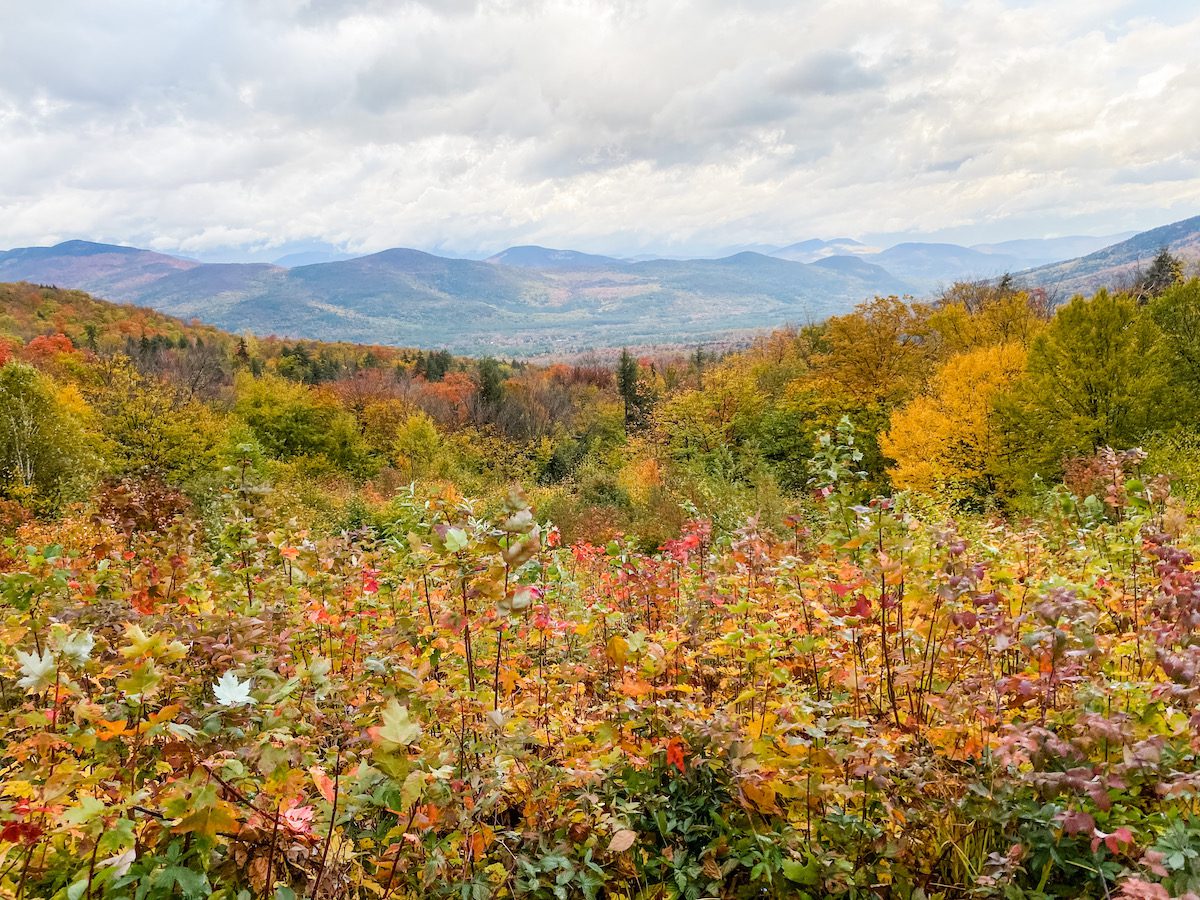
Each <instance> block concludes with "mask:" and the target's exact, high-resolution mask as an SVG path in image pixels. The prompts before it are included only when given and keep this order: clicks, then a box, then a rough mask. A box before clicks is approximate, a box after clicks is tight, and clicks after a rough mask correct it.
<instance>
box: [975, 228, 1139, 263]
mask: <svg viewBox="0 0 1200 900" xmlns="http://www.w3.org/2000/svg"><path fill="white" fill-rule="evenodd" d="M1136 233H1137V232H1134V231H1126V232H1124V233H1122V234H1109V235H1104V236H1101V237H1096V236H1092V235H1072V236H1069V237H1057V238H1026V239H1022V240H1016V241H1001V242H1000V243H998V244H972V245H971V249H972V250H978V251H979V252H980V253H989V254H995V255H998V256H1005V257H1008V258H1010V259H1016V260H1018V261H1019V262H1020V263H1021V268H1022V269H1029V268H1032V267H1034V266H1040V265H1045V264H1047V263H1052V262H1057V261H1059V260H1062V259H1071V258H1072V257H1076V256H1085V255H1086V254H1088V253H1094V252H1095V251H1097V250H1100V249H1102V248H1104V247H1108V246H1111V245H1112V244H1115V243H1117V242H1119V241H1123V240H1125V239H1127V238H1131V237H1133V236H1134V235H1135V234H1136Z"/></svg>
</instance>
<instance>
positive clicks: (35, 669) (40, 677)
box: [14, 648, 57, 694]
mask: <svg viewBox="0 0 1200 900" xmlns="http://www.w3.org/2000/svg"><path fill="white" fill-rule="evenodd" d="M14 652H15V653H16V657H17V662H18V663H19V664H20V666H21V677H20V678H19V679H17V684H18V685H19V686H20V687H23V688H25V690H26V691H28V692H29V693H31V694H38V693H41V692H42V691H44V690H46V688H48V687H50V686H51V685H52V684H54V676H55V670H56V669H57V665H56V664H55V660H54V654H53V653H52V652H51V651H50V649H49V648H47V649H45V650H43V651H42V652H41V653H40V654H39V653H37V652H36V651H35V652H33V653H22V652H21V651H20V650H16V651H14Z"/></svg>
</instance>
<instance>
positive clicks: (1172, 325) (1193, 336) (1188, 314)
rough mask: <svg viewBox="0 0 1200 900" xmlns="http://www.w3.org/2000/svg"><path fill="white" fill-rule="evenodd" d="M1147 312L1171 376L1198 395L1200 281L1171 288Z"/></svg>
mask: <svg viewBox="0 0 1200 900" xmlns="http://www.w3.org/2000/svg"><path fill="white" fill-rule="evenodd" d="M1147 309H1148V311H1149V313H1150V317H1151V318H1152V319H1154V322H1155V324H1157V325H1158V327H1159V328H1160V329H1161V330H1162V333H1163V338H1164V344H1165V345H1166V349H1167V352H1168V354H1169V356H1170V361H1171V366H1170V372H1171V374H1172V377H1173V378H1175V379H1176V380H1178V381H1179V382H1180V383H1181V385H1183V386H1184V387H1186V388H1187V389H1188V391H1189V394H1190V396H1197V395H1200V278H1193V279H1191V280H1190V281H1186V282H1180V283H1178V284H1173V285H1171V286H1170V287H1168V288H1167V289H1166V290H1164V291H1163V292H1162V293H1161V294H1159V295H1158V296H1157V297H1154V298H1153V299H1152V300H1151V301H1150V303H1149V306H1148V307H1147Z"/></svg>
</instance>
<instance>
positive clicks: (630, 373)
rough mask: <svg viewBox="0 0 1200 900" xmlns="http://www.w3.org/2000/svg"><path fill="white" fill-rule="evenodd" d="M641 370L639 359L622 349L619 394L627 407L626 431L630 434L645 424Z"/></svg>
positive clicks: (618, 371)
mask: <svg viewBox="0 0 1200 900" xmlns="http://www.w3.org/2000/svg"><path fill="white" fill-rule="evenodd" d="M640 376H641V369H640V367H639V366H638V361H637V359H636V358H635V357H634V356H633V354H632V353H630V352H629V350H628V349H625V348H622V350H621V359H620V361H619V362H618V363H617V393H618V394H619V395H620V397H621V402H622V403H623V404H624V405H625V431H626V432H630V431H633V430H635V429H637V428H639V427H641V425H642V424H644V421H645V410H644V406H645V403H644V398H643V396H642V391H641V385H640V384H639V378H640Z"/></svg>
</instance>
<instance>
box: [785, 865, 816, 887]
mask: <svg viewBox="0 0 1200 900" xmlns="http://www.w3.org/2000/svg"><path fill="white" fill-rule="evenodd" d="M783 877H784V878H786V879H787V880H788V881H791V882H793V883H795V884H803V885H806V886H809V887H811V886H812V885H814V884H816V883H817V863H816V860H811V859H810V860H809V861H808V862H806V863H804V862H801V861H800V860H798V859H785V860H784V861H783Z"/></svg>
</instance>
